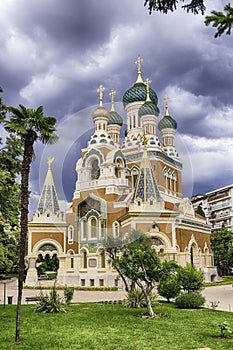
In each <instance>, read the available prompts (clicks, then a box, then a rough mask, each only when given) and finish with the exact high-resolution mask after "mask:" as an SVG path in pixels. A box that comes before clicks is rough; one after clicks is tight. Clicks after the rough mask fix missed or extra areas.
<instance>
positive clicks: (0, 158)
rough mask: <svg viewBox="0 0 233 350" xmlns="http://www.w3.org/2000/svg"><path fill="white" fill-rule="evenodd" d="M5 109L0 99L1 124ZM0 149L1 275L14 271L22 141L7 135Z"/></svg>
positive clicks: (16, 261)
mask: <svg viewBox="0 0 233 350" xmlns="http://www.w3.org/2000/svg"><path fill="white" fill-rule="evenodd" d="M2 91H3V90H2V89H1V88H0V92H2ZM6 108H7V107H6V106H5V105H3V102H2V98H1V97H0V120H1V121H3V120H4V117H5V114H6ZM0 147H1V148H0V244H1V245H2V247H3V249H4V257H5V259H7V260H8V261H7V266H6V264H5V263H4V266H5V267H4V266H2V268H1V267H0V273H6V272H7V273H10V272H13V271H12V268H13V269H14V270H16V267H17V263H18V255H19V244H18V243H19V239H18V238H19V231H18V227H19V213H20V211H19V199H20V185H19V183H18V182H17V177H18V175H19V174H20V171H21V158H22V154H23V148H22V141H21V140H19V139H17V138H16V137H15V136H14V135H13V134H10V135H8V136H7V137H6V139H5V140H4V143H3V141H2V140H1V139H0ZM2 257H3V255H2ZM0 265H1V264H0Z"/></svg>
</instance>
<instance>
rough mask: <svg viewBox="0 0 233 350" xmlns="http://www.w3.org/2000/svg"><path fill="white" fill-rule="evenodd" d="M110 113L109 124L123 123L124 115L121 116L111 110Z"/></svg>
mask: <svg viewBox="0 0 233 350" xmlns="http://www.w3.org/2000/svg"><path fill="white" fill-rule="evenodd" d="M109 114H110V118H109V121H108V125H109V124H111V125H112V124H118V125H120V126H122V125H123V119H122V117H121V116H120V114H118V113H117V112H116V111H110V112H109Z"/></svg>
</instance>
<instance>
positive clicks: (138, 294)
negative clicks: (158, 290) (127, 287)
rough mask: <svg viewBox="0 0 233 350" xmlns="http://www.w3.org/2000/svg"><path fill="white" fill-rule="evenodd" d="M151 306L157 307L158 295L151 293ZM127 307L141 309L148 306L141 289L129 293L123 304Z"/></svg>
mask: <svg viewBox="0 0 233 350" xmlns="http://www.w3.org/2000/svg"><path fill="white" fill-rule="evenodd" d="M150 300H151V304H152V305H155V302H156V295H155V294H154V293H152V292H151V293H150ZM123 304H124V305H125V306H126V307H129V308H136V309H140V308H143V307H146V306H147V303H146V299H145V294H144V293H143V291H142V290H141V289H139V288H135V289H133V290H131V291H129V292H128V293H127V296H126V300H125V301H124V303H123Z"/></svg>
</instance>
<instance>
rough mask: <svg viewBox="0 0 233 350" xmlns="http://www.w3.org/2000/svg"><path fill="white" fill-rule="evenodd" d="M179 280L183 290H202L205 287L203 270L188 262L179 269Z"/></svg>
mask: <svg viewBox="0 0 233 350" xmlns="http://www.w3.org/2000/svg"><path fill="white" fill-rule="evenodd" d="M178 281H179V282H180V284H181V286H182V288H183V290H184V291H186V292H188V293H189V292H196V291H200V290H202V289H203V287H204V274H203V272H200V271H197V269H196V268H195V267H194V266H192V265H191V264H188V265H187V266H185V267H181V268H180V269H179V272H178Z"/></svg>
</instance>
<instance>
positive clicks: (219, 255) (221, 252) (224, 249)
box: [210, 227, 233, 276]
mask: <svg viewBox="0 0 233 350" xmlns="http://www.w3.org/2000/svg"><path fill="white" fill-rule="evenodd" d="M210 241H211V248H212V250H213V252H214V261H215V264H216V266H217V269H218V273H219V275H220V276H222V275H229V274H230V273H231V269H232V267H233V232H231V231H228V230H227V229H226V227H222V228H221V230H219V231H216V232H213V233H212V234H211V237H210Z"/></svg>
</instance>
